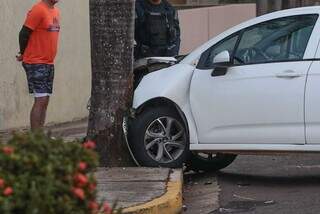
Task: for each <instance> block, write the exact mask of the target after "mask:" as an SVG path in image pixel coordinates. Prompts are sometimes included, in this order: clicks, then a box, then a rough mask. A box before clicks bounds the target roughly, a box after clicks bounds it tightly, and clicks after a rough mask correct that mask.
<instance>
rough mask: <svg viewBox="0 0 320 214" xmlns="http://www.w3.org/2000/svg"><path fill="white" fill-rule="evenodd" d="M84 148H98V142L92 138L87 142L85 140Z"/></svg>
mask: <svg viewBox="0 0 320 214" xmlns="http://www.w3.org/2000/svg"><path fill="white" fill-rule="evenodd" d="M82 146H83V147H84V148H86V149H95V148H96V143H95V142H93V141H91V140H88V141H87V142H85V143H84V144H83V145H82Z"/></svg>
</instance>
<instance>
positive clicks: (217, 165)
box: [186, 152, 237, 172]
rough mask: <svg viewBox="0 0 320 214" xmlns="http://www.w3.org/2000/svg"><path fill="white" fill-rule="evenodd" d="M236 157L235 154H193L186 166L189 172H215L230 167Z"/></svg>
mask: <svg viewBox="0 0 320 214" xmlns="http://www.w3.org/2000/svg"><path fill="white" fill-rule="evenodd" d="M236 157H237V155H235V154H223V153H217V154H207V153H197V152H192V154H191V155H190V158H189V160H188V161H187V163H186V166H187V169H188V170H193V171H206V172H214V171H218V170H220V169H223V168H225V167H227V166H229V165H230V164H231V163H232V162H233V161H234V160H235V159H236Z"/></svg>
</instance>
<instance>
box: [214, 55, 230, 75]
mask: <svg viewBox="0 0 320 214" xmlns="http://www.w3.org/2000/svg"><path fill="white" fill-rule="evenodd" d="M230 61H231V60H230V54H229V51H222V52H220V53H219V54H217V55H216V56H215V57H214V58H213V66H214V70H213V71H212V73H211V76H213V77H215V76H223V75H225V74H226V73H227V70H228V67H229V66H230Z"/></svg>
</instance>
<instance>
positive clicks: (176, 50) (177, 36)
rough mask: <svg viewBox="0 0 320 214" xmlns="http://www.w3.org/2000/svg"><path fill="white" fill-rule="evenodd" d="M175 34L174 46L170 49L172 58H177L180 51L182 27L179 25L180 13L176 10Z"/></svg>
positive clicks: (174, 20)
mask: <svg viewBox="0 0 320 214" xmlns="http://www.w3.org/2000/svg"><path fill="white" fill-rule="evenodd" d="M173 30H174V32H173V34H174V40H173V41H172V44H171V45H170V46H169V47H168V52H169V55H170V56H176V55H178V54H179V50H180V42H181V39H180V25H179V18H178V13H177V11H176V10H175V9H174V19H173Z"/></svg>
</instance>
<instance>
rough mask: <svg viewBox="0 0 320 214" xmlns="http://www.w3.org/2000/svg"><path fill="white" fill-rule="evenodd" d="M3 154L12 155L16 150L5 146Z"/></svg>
mask: <svg viewBox="0 0 320 214" xmlns="http://www.w3.org/2000/svg"><path fill="white" fill-rule="evenodd" d="M2 151H3V153H5V154H7V155H11V154H12V153H13V152H14V148H12V147H10V146H5V147H3V148H2Z"/></svg>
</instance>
